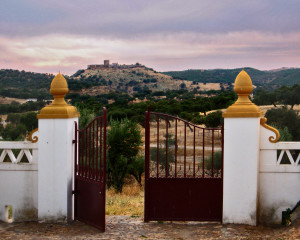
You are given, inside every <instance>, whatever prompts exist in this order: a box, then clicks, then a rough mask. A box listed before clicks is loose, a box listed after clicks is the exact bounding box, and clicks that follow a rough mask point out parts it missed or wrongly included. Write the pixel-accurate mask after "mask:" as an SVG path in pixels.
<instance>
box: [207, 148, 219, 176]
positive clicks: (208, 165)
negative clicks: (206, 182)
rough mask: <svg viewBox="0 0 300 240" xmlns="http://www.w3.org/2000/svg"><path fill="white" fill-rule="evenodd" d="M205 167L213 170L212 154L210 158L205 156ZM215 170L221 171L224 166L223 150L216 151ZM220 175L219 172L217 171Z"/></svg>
mask: <svg viewBox="0 0 300 240" xmlns="http://www.w3.org/2000/svg"><path fill="white" fill-rule="evenodd" d="M204 165H205V169H207V170H209V171H211V169H212V156H211V155H210V156H209V157H208V158H205V161H204ZM213 166H214V170H217V172H219V171H220V170H221V168H222V152H215V153H214V165H213ZM217 175H218V173H217Z"/></svg>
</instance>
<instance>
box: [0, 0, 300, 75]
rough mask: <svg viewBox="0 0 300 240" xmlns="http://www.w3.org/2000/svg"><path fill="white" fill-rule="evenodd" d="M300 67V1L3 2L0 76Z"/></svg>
mask: <svg viewBox="0 0 300 240" xmlns="http://www.w3.org/2000/svg"><path fill="white" fill-rule="evenodd" d="M105 59H109V60H110V62H111V63H112V62H118V63H120V64H132V63H136V62H140V63H142V64H144V65H146V66H148V67H151V68H154V69H155V70H157V71H174V70H186V69H215V68H225V69H227V68H239V67H254V68H258V69H261V70H269V69H277V68H281V67H300V0H285V1H282V0H242V1H241V0H185V1H183V0H145V1H144V0H110V1H106V0H47V1H41V0H1V2H0V69H6V68H11V69H19V70H25V71H32V72H42V73H57V72H58V71H61V72H62V73H64V74H73V73H75V72H76V71H77V70H78V69H85V68H86V67H87V65H89V64H102V63H103V60H105Z"/></svg>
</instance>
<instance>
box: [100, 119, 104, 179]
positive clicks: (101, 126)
mask: <svg viewBox="0 0 300 240" xmlns="http://www.w3.org/2000/svg"><path fill="white" fill-rule="evenodd" d="M100 120H101V121H100V142H99V144H100V167H99V180H100V179H101V177H102V168H103V161H104V160H103V153H102V148H103V141H102V139H103V119H102V118H100Z"/></svg>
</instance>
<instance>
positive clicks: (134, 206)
mask: <svg viewBox="0 0 300 240" xmlns="http://www.w3.org/2000/svg"><path fill="white" fill-rule="evenodd" d="M142 182H144V180H143V181H142ZM106 215H129V216H132V217H141V216H143V215H144V187H143V186H142V187H141V186H140V185H139V184H138V183H137V182H136V181H135V180H134V179H133V178H129V179H127V183H126V185H125V186H124V187H123V192H122V193H116V192H115V191H114V189H109V190H107V191H106Z"/></svg>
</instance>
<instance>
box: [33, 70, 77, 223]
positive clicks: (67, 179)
mask: <svg viewBox="0 0 300 240" xmlns="http://www.w3.org/2000/svg"><path fill="white" fill-rule="evenodd" d="M68 91H69V89H68V84H67V81H66V79H65V78H64V77H63V75H61V74H60V73H59V74H57V75H56V76H55V77H54V79H53V80H52V83H51V87H50V92H51V94H52V95H53V97H54V101H53V102H52V104H50V105H48V106H46V107H44V108H43V109H42V110H41V111H40V114H38V115H37V118H38V127H39V142H38V147H39V162H38V218H39V220H40V221H66V220H71V219H72V179H73V162H74V161H73V157H74V151H73V137H74V129H75V126H74V125H75V122H78V117H79V113H78V112H77V109H76V108H75V107H73V106H71V105H68V104H67V103H66V102H65V99H64V96H65V95H66V94H67V93H68Z"/></svg>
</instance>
